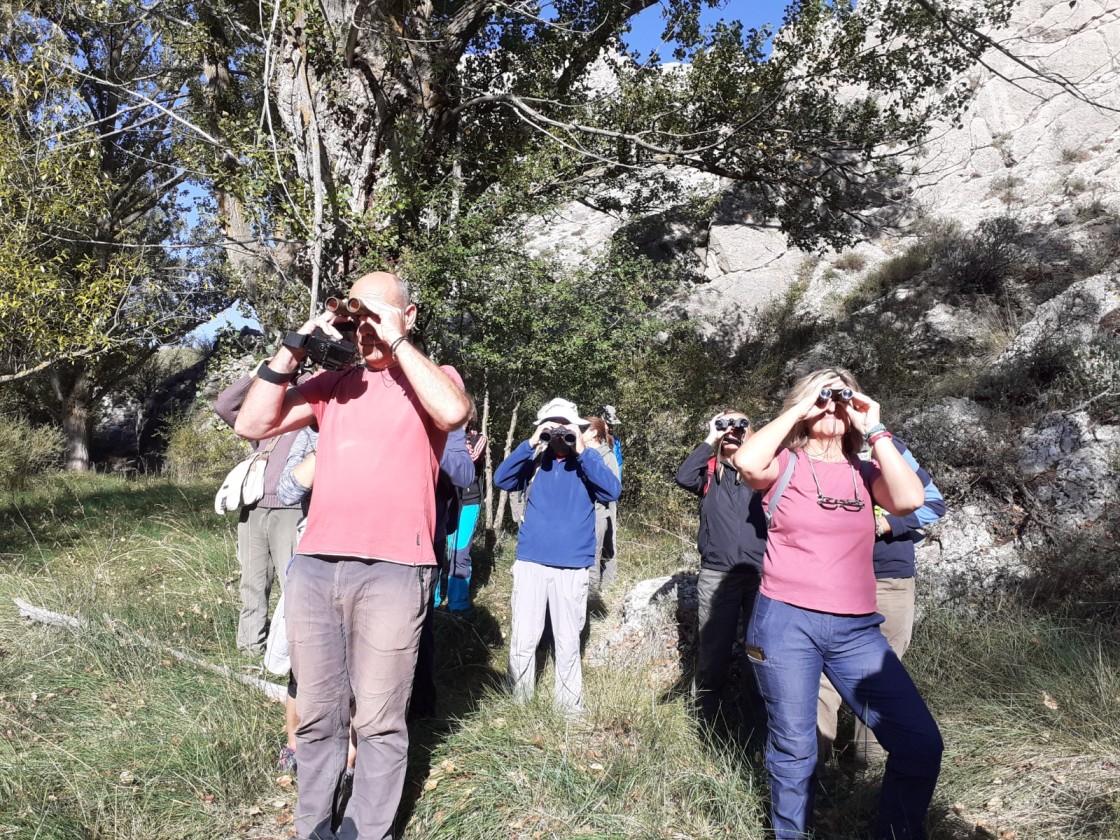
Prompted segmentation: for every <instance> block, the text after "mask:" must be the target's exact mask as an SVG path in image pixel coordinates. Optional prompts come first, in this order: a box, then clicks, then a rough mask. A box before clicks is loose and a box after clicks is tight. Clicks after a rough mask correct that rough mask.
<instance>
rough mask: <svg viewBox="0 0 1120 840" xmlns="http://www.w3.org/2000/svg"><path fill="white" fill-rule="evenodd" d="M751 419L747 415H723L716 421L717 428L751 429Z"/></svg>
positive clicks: (720, 429) (721, 429) (722, 429)
mask: <svg viewBox="0 0 1120 840" xmlns="http://www.w3.org/2000/svg"><path fill="white" fill-rule="evenodd" d="M750 425H751V421H750V420H748V419H747V418H746V417H721V418H719V419H718V420H717V421H716V429H718V430H719V431H721V432H722V431H724V430H725V429H749V428H750Z"/></svg>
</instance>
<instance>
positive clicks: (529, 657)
mask: <svg viewBox="0 0 1120 840" xmlns="http://www.w3.org/2000/svg"><path fill="white" fill-rule="evenodd" d="M533 425H534V426H535V429H534V431H533V435H532V437H531V438H529V440H527V441H523V442H522V443H521V444H520V445H519V446H518V447H517V448H516V449H514V450H513V452H511V453H510V455H509V457H508V458H506V459H505V461H503V462H502V463H501V465H500V466H499V467H498V469H497V470H496V471H495V473H494V485H495V486H496V487H498V488H499V489H501V490H507V491H521V492H522V493H523V496H524V500H525V507H524V513H523V515H522V521H521V529H520V533H519V536H518V540H517V560H516V561H515V562H514V564H513V594H512V596H511V599H510V600H511V607H512V616H513V619H512V623H513V628H512V633H511V638H510V650H509V669H508V672H507V677H508V680H509V685H510V688H511V690H512V691H513V694H514V697H516V698H517V699H519V700H526V699H528V698H530V697H532V695H533V690H534V687H535V682H536V650H537V645H538V644H539V643H540V639H541V634H542V633H543V632H544V624H545V616H546V615H547V616H548V617H549V618H550V619H551V622H552V635H553V640H554V642H555V645H556V680H555V685H554V689H553V701H554V702H555V704H556V705H557V707H559V708H560V709H562V710H563V711H565V712H567V713H572V714H578V713H579V712H580V711H582V709H583V669H582V666H581V663H580V648H579V637H580V633H581V632H582V631H583V625H584V622H585V621H586V618H587V590H588V577H589V569H590V567H591V566H592V565H593V564H594V562H595V504H594V503H595V502H596V501H600V502H613V501H616V500H617V499H618V497H619V495H620V494H621V492H622V485H621V484H620V483H619V480H618V478H616V477H615V475H614V473H612V472H611V471H610V470H609V469H608V468H607V465H606V464H605V463H604V462H603V457H602V456H601V455H600V454H599V453H598V452H597V451H596V450H594V449H591V448H588V447H585V446H584V442H583V434H582V432H583V430H584V429H586V428H587V426H588V425H589V424H588V422H587V421H586V420H584V419H583V418H582V417H580V416H579V412H578V410H577V409H576V406H575V405H574V404H573V403H571V402H569V401H568V400H564V399H560V398H559V397H557V398H556V399H554V400H552V401H551V402H549V403H548V404H547V405H545V406H543V407H542V408H541V410H540V411H539V412H537V418H536V421H535V422H534V424H533Z"/></svg>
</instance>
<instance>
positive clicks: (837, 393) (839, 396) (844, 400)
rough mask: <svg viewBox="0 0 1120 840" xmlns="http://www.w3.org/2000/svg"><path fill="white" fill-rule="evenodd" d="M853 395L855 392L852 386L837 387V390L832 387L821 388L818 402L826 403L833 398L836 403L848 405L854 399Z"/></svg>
mask: <svg viewBox="0 0 1120 840" xmlns="http://www.w3.org/2000/svg"><path fill="white" fill-rule="evenodd" d="M853 396H854V394H853V393H852V389H851V388H837V389H835V390H834V389H832V388H821V393H820V395H819V396H818V397H817V402H818V403H820V404H821V405H824V404H825V403H826V402H828V401H829V400H832V401H833V402H834V403H839V404H840V405H847V404H848V403H850V402H851V401H852V397H853Z"/></svg>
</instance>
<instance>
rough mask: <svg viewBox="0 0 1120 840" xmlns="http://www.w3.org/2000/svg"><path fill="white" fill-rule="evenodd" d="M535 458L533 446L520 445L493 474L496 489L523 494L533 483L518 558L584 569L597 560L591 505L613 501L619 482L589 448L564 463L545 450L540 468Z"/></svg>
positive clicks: (525, 443) (569, 456)
mask: <svg viewBox="0 0 1120 840" xmlns="http://www.w3.org/2000/svg"><path fill="white" fill-rule="evenodd" d="M533 455H534V452H533V447H532V446H530V445H529V441H524V442H522V443H521V445H520V446H518V447H517V448H516V449H515V450H513V452H511V453H510V454H509V457H508V458H506V459H505V460H504V461H502V463H501V465H500V466H499V467H498V469H497V470H495V471H494V486H495V487H497V488H498V489H500V490H510V491H513V490H524V489H525V487H526V486H528V485H529V482H530V481H532V486H531V487H530V488H529V500H528V503H527V504H526V506H525V521H524V522H522V523H521V531H520V534H519V536H518V538H517V559H518V560H524V561H525V562H527V563H540V564H541V565H542V566H555V567H558V568H562V569H583V568H587V567H589V566H591V565H592V564H593V563H594V562H595V502H596V501H599V502H604V503H605V502H613V501H616V500H617V499H618V497H619V496H620V495H621V494H622V484H621V483H619V480H618V479H617V478H615V476H614V473H612V472H611V471H610V469H608V467H607V465H606V464H605V463H604V462H603V456H602V455H600V454H599V453H598V452H596V451H595V450H594V449H591V448H588V449H585V450H583V452H581V453H580V454H579V455H576V454H575V452H571V453H569V454H568V456H567V457H566V458H564V459H562V460H561V459H558V458H556V456H555V455H554V454H553V452H552V450H551V449H547V448H546V449H545V450H544V454H543V455H542V456H541V458H540V467H539V468H537V467H536V464H535V460H534V457H533ZM534 470H535V471H536V478H534V477H533V473H534Z"/></svg>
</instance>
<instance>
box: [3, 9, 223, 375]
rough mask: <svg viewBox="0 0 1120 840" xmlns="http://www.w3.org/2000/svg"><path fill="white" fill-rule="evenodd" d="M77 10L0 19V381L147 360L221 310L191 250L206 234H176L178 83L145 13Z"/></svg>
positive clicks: (179, 209) (180, 230) (205, 264)
mask: <svg viewBox="0 0 1120 840" xmlns="http://www.w3.org/2000/svg"><path fill="white" fill-rule="evenodd" d="M87 5H88V4H81V3H77V4H75V3H71V2H69V1H68V0H60V2H54V0H42V2H35V3H31V4H30V5H29V6H27V7H26V9H25V10H24V11H23V13H21V14H18V15H15V16H13V17H11V18H10V19H7V20H5V21H4V23H5V26H6V30H5V31H6V33H7V37H6V39H5V43H4V45H3V47H2V48H0V73H2V75H3V77H4V78H5V80H6V83H5V84H4V85H3V86H2V87H0V125H2V129H3V130H2V131H0V271H2V272H3V273H4V275H5V277H6V282H5V284H4V286H3V288H2V289H0V346H2V347H3V348H4V350H3V354H2V356H0V381H4V380H10V379H12V378H17V377H19V376H23V375H26V374H28V373H29V372H32V371H34V370H37V369H40V368H41V367H45V366H49V365H51V364H54V363H55V362H57V361H58V360H66V359H74V358H81V357H88V356H93V355H99V354H103V353H105V352H107V351H110V350H113V349H116V350H117V351H118V352H123V353H126V354H127V353H128V352H129V351H130V350H131V351H132V353H133V354H134V355H136V354H139V355H143V354H144V353H146V352H148V348H150V347H151V346H152V344H153V343H159V342H168V341H173V340H175V339H177V338H179V337H180V336H182V335H183V334H184V333H185V332H187V331H188V330H190V329H193V328H194V327H195V326H197V325H198V324H199V323H200V322H202V321H204V320H206V319H207V318H209V317H210V315H211V314H213V313H214V312H215V311H217V310H218V309H220V308H222V307H224V306H225V305H226V303H228V300H227V299H226V298H225V297H224V295H223V294H222V291H221V289H220V285H221V281H220V276H219V275H218V274H217V273H216V272H215V271H214V270H213V268H212V267H211V266H210V265H209V263H210V262H211V260H210V259H209V258H208V257H207V256H206V255H205V254H204V253H201V252H197V251H196V252H193V253H192V252H191V250H190V246H191V245H192V244H193V243H194V240H192V236H197V235H199V234H200V233H201V232H202V231H205V229H206V224H205V223H203V224H202V225H200V226H199V227H198V230H197V231H194V232H192V231H189V230H187V227H186V224H185V222H184V219H183V216H184V214H185V207H184V206H183V205H182V204H181V202H180V197H179V189H180V185H181V184H182V183H183V182H184V180H185V178H186V172H185V171H184V170H183V169H182V168H181V167H180V166H179V165H178V161H177V160H176V150H177V148H178V145H179V143H180V142H181V139H182V138H181V129H179V128H178V126H179V124H178V123H176V122H175V119H174V116H175V114H174V108H175V107H176V104H177V102H176V100H175V96H177V95H178V91H179V88H180V86H181V83H182V80H183V78H184V74H189V70H188V69H187V68H184V67H182V66H179V65H178V64H176V63H175V62H174V60H173V59H172V56H171V54H170V52H169V51H168V50H167V46H168V44H166V43H164V42H163V41H162V40H161V39H162V38H163V36H164V33H163V32H162V30H161V28H160V25H159V20H158V18H157V17H156V16H155V15H154V14H153V12H152V10H151V9H149V8H147V7H144V6H143V4H140V3H131V2H130V3H118V4H114V6H113V7H112V8H111V9H110V8H109V7H107V6H101V7H98V6H96V4H94V5H92V6H88V8H87ZM163 11H170V9H164V10H163ZM8 14H11V10H9V12H8ZM121 21H129V26H127V27H125V26H123V25H122V23H121ZM153 44H160V46H161V47H162V48H154V47H153ZM167 91H171V92H173V93H174V96H172V97H171V98H170V99H168V100H166V101H169V102H171V103H172V104H171V108H170V109H169V108H167V107H165V106H164V105H163V104H162V103H161V102H160V100H163V99H164V94H165V93H166V92H167ZM137 103H141V104H137ZM145 103H146V104H145ZM125 364H126V365H127V362H125ZM118 366H120V360H119V359H118Z"/></svg>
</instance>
